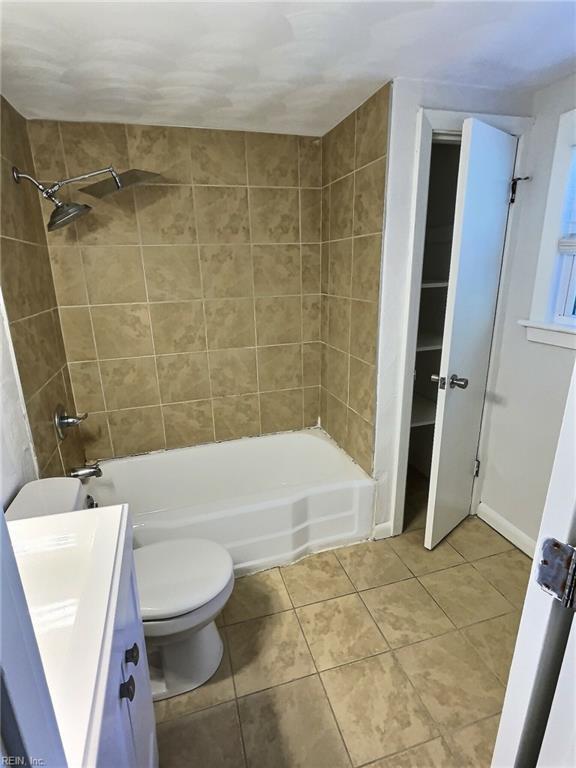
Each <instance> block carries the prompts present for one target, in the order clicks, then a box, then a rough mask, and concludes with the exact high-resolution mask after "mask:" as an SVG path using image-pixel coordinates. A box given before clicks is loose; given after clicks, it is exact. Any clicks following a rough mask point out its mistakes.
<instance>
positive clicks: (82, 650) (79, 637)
mask: <svg viewBox="0 0 576 768" xmlns="http://www.w3.org/2000/svg"><path fill="white" fill-rule="evenodd" d="M39 482H42V481H39ZM16 501H17V502H19V503H15V504H14V505H13V506H11V507H10V508H9V510H8V513H7V515H6V520H7V524H8V531H9V534H10V539H11V542H12V547H13V550H14V554H15V557H16V562H17V565H18V571H19V573H20V578H21V581H22V586H23V588H24V593H25V596H26V602H27V604H28V609H29V612H30V617H31V620H32V625H33V628H34V634H35V636H36V641H37V644H38V649H39V652H40V657H41V660H42V666H43V668H44V675H45V677H46V683H47V686H48V690H49V693H50V698H51V700H52V705H53V708H54V714H55V718H56V722H57V725H58V729H59V731H60V738H61V741H62V747H63V750H64V754H65V757H66V762H67V765H68V768H92V766H96V767H97V768H111V767H112V766H113V768H155V766H157V765H158V757H157V748H156V735H155V724H154V712H153V705H152V692H151V689H150V678H149V672H148V662H147V658H146V648H145V644H144V634H143V629H142V622H141V619H140V609H139V600H138V591H137V585H136V579H135V575H134V559H133V554H132V526H131V523H130V520H129V515H128V508H127V506H125V505H121V506H115V507H104V508H98V509H83V510H82V511H79V512H65V513H62V514H52V513H51V512H53V511H54V510H53V509H51V510H49V509H42V510H40V511H36V515H39V516H34V511H33V509H31V506H33V504H34V502H33V499H32V497H29V498H26V499H25V503H24V505H22V502H21V500H20V501H19V500H18V498H17V500H16ZM64 508H66V506H64ZM68 508H70V507H68ZM72 508H73V507H72Z"/></svg>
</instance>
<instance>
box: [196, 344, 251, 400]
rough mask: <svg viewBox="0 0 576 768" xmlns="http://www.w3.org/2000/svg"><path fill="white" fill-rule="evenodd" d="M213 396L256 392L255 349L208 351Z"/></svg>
mask: <svg viewBox="0 0 576 768" xmlns="http://www.w3.org/2000/svg"><path fill="white" fill-rule="evenodd" d="M208 359H209V364H210V379H211V381H212V393H213V395H214V397H220V396H221V395H241V394H244V393H246V392H256V391H257V389H258V386H257V377H256V350H255V349H224V350H217V351H214V350H212V351H211V352H209V353H208Z"/></svg>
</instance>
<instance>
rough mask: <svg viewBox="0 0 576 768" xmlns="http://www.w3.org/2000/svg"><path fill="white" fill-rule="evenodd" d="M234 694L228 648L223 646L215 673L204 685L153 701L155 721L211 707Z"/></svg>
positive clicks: (232, 696)
mask: <svg viewBox="0 0 576 768" xmlns="http://www.w3.org/2000/svg"><path fill="white" fill-rule="evenodd" d="M234 695H235V694H234V682H233V680H232V670H231V669H230V658H229V654H228V650H227V649H226V648H224V655H223V656H222V661H221V662H220V666H219V667H218V670H217V672H216V674H215V675H214V676H213V677H211V678H210V680H208V681H207V682H205V683H204V685H201V686H200V687H199V688H196V689H195V690H193V691H190V692H189V693H183V694H182V695H180V696H172V697H171V698H169V699H162V700H161V701H157V702H155V704H154V714H155V716H156V722H157V723H163V722H165V721H166V720H173V719H174V718H175V717H181V716H182V715H188V714H191V713H192V712H198V711H199V710H201V709H206V708H207V707H213V706H214V705H215V704H222V702H224V701H231V700H232V699H233V698H234Z"/></svg>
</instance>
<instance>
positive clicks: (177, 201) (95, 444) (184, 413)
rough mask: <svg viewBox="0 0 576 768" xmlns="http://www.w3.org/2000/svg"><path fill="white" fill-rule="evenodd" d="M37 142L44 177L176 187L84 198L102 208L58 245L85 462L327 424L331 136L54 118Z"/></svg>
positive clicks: (37, 124) (57, 275)
mask: <svg viewBox="0 0 576 768" xmlns="http://www.w3.org/2000/svg"><path fill="white" fill-rule="evenodd" d="M28 130H29V135H30V139H31V143H32V154H33V158H34V166H35V170H36V174H37V175H38V177H39V178H41V179H43V180H54V179H57V178H62V177H64V176H69V175H72V174H79V173H82V172H85V171H89V170H93V169H96V168H100V167H103V166H106V165H108V164H112V165H114V166H115V167H116V168H117V169H118V170H120V171H123V170H125V169H127V168H130V167H136V168H142V169H145V170H149V171H158V172H160V173H162V174H163V175H164V176H165V178H166V181H167V183H165V184H164V183H163V184H160V185H154V186H142V187H138V188H132V189H127V190H124V191H121V192H119V193H117V194H116V195H113V196H111V197H110V198H107V199H104V200H94V199H91V198H89V197H87V196H84V195H82V194H81V193H79V192H78V190H77V188H74V190H73V192H71V195H72V197H73V198H74V199H77V200H81V201H83V202H88V203H90V204H92V205H93V206H94V209H93V211H91V212H90V213H89V214H88V215H86V216H84V217H83V218H81V219H79V220H78V221H77V223H76V224H75V225H70V226H68V227H66V228H64V229H62V230H59V231H57V232H54V233H49V234H48V244H49V250H50V260H51V264H52V273H53V276H54V285H55V290H56V297H57V303H58V306H59V311H60V318H61V323H62V331H63V336H64V344H65V349H66V357H67V360H68V363H69V370H70V376H71V380H72V387H73V392H74V398H75V401H76V407H77V409H78V410H80V411H82V410H86V411H88V412H89V414H90V415H89V418H88V420H87V422H85V424H84V425H83V427H82V430H83V435H84V439H85V447H86V452H87V454H88V456H89V458H104V457H109V456H122V455H125V454H130V453H139V452H144V451H151V450H156V449H161V448H165V447H166V448H173V447H178V446H185V445H193V444H195V443H202V442H209V441H212V440H214V439H216V440H224V439H230V438H235V437H241V436H247V435H257V434H261V433H266V432H275V431H281V430H288V429H298V428H301V427H302V426H308V425H312V424H315V423H317V420H318V416H319V400H320V398H319V392H320V389H319V384H320V361H321V345H320V295H319V294H320V239H321V234H320V230H321V212H320V211H321V189H320V187H321V178H322V168H321V141H320V139H314V138H305V137H296V136H285V135H282V136H280V135H270V134H255V133H242V132H228V131H211V130H199V129H184V128H160V127H147V126H135V125H113V124H91V123H65V122H62V123H56V122H47V121H31V122H29V124H28ZM23 165H25V166H26V165H27V166H29V165H30V163H29V160H28V159H26V162H23ZM34 202H35V204H36V206H37V199H36V200H35V201H34ZM47 213H49V211H47ZM38 236H39V237H40V236H42V237H43V236H44V235H43V232H42V231H41V229H40V230H39V235H38ZM48 303H50V302H48ZM51 306H53V302H52V305H51Z"/></svg>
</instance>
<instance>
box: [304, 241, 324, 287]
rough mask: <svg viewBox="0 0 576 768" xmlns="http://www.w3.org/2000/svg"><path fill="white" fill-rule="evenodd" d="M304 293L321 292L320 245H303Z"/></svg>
mask: <svg viewBox="0 0 576 768" xmlns="http://www.w3.org/2000/svg"><path fill="white" fill-rule="evenodd" d="M300 250H301V255H302V293H320V261H321V257H320V245H310V244H308V245H302V246H301V248H300Z"/></svg>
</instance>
